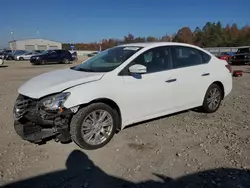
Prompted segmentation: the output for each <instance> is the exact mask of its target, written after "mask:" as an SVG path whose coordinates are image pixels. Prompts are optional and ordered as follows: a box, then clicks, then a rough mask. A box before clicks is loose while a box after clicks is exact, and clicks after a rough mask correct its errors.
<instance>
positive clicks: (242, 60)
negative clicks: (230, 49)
mask: <svg viewBox="0 0 250 188" xmlns="http://www.w3.org/2000/svg"><path fill="white" fill-rule="evenodd" d="M231 63H232V65H250V46H249V47H241V48H238V50H237V52H236V53H235V55H234V56H233V57H232V60H231Z"/></svg>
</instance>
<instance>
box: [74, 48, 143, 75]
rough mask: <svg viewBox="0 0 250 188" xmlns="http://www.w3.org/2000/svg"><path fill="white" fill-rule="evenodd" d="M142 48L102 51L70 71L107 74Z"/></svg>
mask: <svg viewBox="0 0 250 188" xmlns="http://www.w3.org/2000/svg"><path fill="white" fill-rule="evenodd" d="M140 49H142V47H137V46H118V47H114V48H110V49H107V50H105V51H102V52H100V53H98V54H96V55H95V56H93V57H92V58H90V59H88V60H87V61H85V62H84V63H82V64H80V65H78V66H76V67H72V68H71V69H72V70H76V71H86V72H109V71H112V70H114V69H115V68H117V67H118V66H120V65H121V64H122V63H123V62H125V61H126V60H127V59H128V58H130V57H131V56H132V55H134V54H135V53H136V52H138V51H139V50H140Z"/></svg>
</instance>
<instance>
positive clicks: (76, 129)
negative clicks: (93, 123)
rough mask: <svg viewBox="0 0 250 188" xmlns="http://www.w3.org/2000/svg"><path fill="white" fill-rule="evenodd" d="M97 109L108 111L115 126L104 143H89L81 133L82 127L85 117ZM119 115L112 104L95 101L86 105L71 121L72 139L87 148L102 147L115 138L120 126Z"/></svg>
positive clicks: (81, 146)
mask: <svg viewBox="0 0 250 188" xmlns="http://www.w3.org/2000/svg"><path fill="white" fill-rule="evenodd" d="M95 110H105V111H107V112H108V113H109V114H110V115H111V117H112V120H113V127H112V130H111V134H110V135H109V137H108V138H107V139H106V140H105V141H104V142H102V143H100V144H98V145H91V144H89V143H87V142H86V141H85V140H84V139H83V137H82V135H81V127H82V123H83V121H84V119H85V118H86V117H87V116H88V115H89V114H90V113H91V112H93V111H95ZM119 122H120V121H119V115H118V113H117V111H116V110H114V109H112V108H111V107H110V106H108V105H107V104H104V103H93V104H90V105H89V106H86V107H84V108H81V109H80V110H79V111H78V112H77V114H75V115H74V116H73V117H72V120H71V123H70V134H71V138H72V140H73V141H74V142H75V143H76V144H77V145H78V146H79V147H80V148H82V149H86V150H95V149H98V148H101V147H103V146H105V145H106V144H108V142H109V141H110V140H111V139H112V138H113V136H114V134H115V132H116V130H117V128H118V127H119Z"/></svg>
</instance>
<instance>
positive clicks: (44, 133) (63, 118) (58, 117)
mask: <svg viewBox="0 0 250 188" xmlns="http://www.w3.org/2000/svg"><path fill="white" fill-rule="evenodd" d="M13 115H14V119H15V120H14V129H15V131H16V133H17V134H18V135H19V136H20V137H21V138H22V139H23V140H27V141H29V142H32V143H37V144H42V143H46V141H49V140H51V139H55V140H57V141H61V142H69V141H70V140H71V137H70V132H69V124H70V120H71V118H72V116H73V112H72V111H71V110H70V109H63V110H61V111H45V110H44V109H42V108H40V103H39V101H38V100H35V99H31V98H28V97H26V96H23V95H19V97H18V99H17V101H16V103H15V106H14V110H13Z"/></svg>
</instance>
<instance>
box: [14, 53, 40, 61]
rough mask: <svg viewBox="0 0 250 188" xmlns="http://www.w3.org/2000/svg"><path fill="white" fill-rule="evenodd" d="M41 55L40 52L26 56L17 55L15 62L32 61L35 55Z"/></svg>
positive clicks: (26, 54)
mask: <svg viewBox="0 0 250 188" xmlns="http://www.w3.org/2000/svg"><path fill="white" fill-rule="evenodd" d="M37 54H39V53H38V52H26V53H25V54H22V55H16V56H15V60H17V61H23V60H30V58H31V57H32V56H34V55H37Z"/></svg>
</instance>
